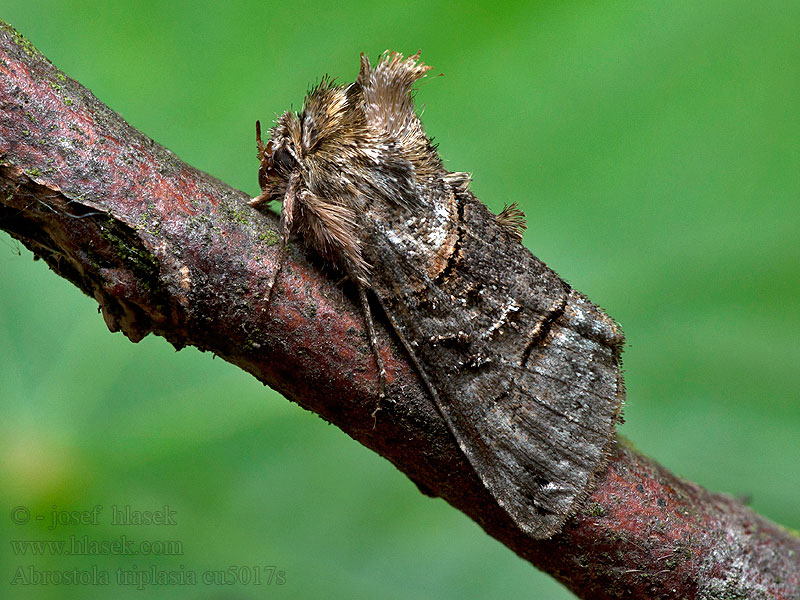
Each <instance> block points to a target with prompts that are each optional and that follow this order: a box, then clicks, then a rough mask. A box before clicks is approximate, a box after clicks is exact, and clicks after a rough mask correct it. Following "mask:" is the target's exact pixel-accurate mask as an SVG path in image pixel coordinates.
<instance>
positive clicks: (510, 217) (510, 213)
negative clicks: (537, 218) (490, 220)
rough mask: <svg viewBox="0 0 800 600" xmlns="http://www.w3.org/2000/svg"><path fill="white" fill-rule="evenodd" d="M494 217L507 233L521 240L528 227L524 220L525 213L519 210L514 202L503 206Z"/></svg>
mask: <svg viewBox="0 0 800 600" xmlns="http://www.w3.org/2000/svg"><path fill="white" fill-rule="evenodd" d="M495 218H496V219H497V224H498V225H500V227H502V228H503V231H505V232H506V234H507V235H509V236H511V237H512V238H514V239H515V240H518V241H520V242H521V241H522V234H523V233H524V232H525V230H526V229H527V228H528V224H527V223H526V222H525V213H524V212H522V210H520V208H519V206H517V203H516V202H512V203H511V204H506V205H505V206H503V210H501V211H500V214H499V215H497V217H495Z"/></svg>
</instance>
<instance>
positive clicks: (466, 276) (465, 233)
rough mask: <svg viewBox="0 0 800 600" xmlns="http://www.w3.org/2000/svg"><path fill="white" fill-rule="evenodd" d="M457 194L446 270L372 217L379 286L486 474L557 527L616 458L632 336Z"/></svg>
mask: <svg viewBox="0 0 800 600" xmlns="http://www.w3.org/2000/svg"><path fill="white" fill-rule="evenodd" d="M458 201H459V203H460V209H459V218H460V223H458V242H457V249H456V251H455V252H454V253H453V255H452V256H451V257H450V260H449V263H448V265H447V266H446V268H445V269H444V270H443V271H442V273H441V274H440V275H439V276H437V277H436V279H435V280H432V279H431V278H430V277H429V276H428V275H427V274H426V272H425V268H424V267H425V264H426V261H427V260H429V259H430V257H424V256H419V255H415V254H414V253H409V252H407V249H402V248H398V247H397V246H396V244H395V242H394V241H393V236H392V235H386V232H382V231H379V230H378V229H374V230H373V232H372V236H370V237H371V240H370V242H371V243H370V244H369V246H370V247H371V250H369V251H367V256H368V259H369V260H370V261H371V262H373V265H375V263H376V262H379V265H378V266H379V268H375V269H374V271H373V273H374V275H373V287H374V291H375V292H376V294H377V295H378V297H379V299H380V301H381V303H382V305H383V307H384V310H385V312H386V314H387V315H388V317H389V319H390V320H391V321H392V324H393V326H394V328H395V329H396V330H397V332H398V334H399V335H400V337H401V339H402V340H403V343H404V344H405V345H406V347H407V350H408V351H409V353H410V354H411V355H412V358H413V360H414V362H415V363H416V366H417V368H418V370H419V371H420V373H421V374H422V376H423V379H424V380H425V381H426V384H427V385H428V387H429V388H430V391H431V393H432V395H433V397H434V400H435V402H436V404H437V406H438V408H439V410H440V412H441V413H442V415H443V416H444V418H445V419H446V421H447V422H448V425H449V426H450V428H451V430H452V431H453V433H454V435H455V437H456V439H457V441H458V443H459V445H460V447H461V448H462V450H463V452H464V453H465V455H466V456H467V457H468V458H469V460H470V462H471V464H472V466H473V468H474V469H475V471H476V472H477V473H478V474H479V475H480V477H481V479H482V480H483V482H484V484H485V485H486V486H487V488H488V489H489V490H490V491H491V492H492V494H493V495H494V496H495V497H496V498H497V500H498V502H499V503H500V504H501V505H502V506H503V507H504V509H505V510H506V511H507V512H508V514H509V515H510V516H511V517H512V519H513V520H514V521H515V522H516V523H517V525H518V526H519V527H520V528H521V529H522V530H523V531H526V532H528V533H530V534H531V535H533V536H535V537H537V538H545V537H549V536H550V535H552V534H553V533H555V532H556V531H558V530H559V529H560V527H561V525H562V524H563V522H564V520H565V519H566V518H567V517H568V516H569V515H570V514H572V512H574V510H575V508H576V505H577V503H578V502H579V501H580V500H581V499H582V497H583V496H584V495H585V494H586V493H587V492H588V491H589V489H590V484H591V481H592V478H593V476H594V474H595V473H596V472H597V471H598V470H599V469H600V468H601V467H602V466H603V465H604V464H605V460H606V450H607V447H608V444H609V442H610V441H611V439H612V437H613V435H614V425H615V423H616V420H617V418H618V415H619V410H620V406H621V403H622V399H623V394H624V392H623V389H622V383H621V378H620V376H619V358H620V352H621V347H622V344H623V335H622V332H621V331H620V330H619V328H618V327H617V325H616V324H615V323H614V322H613V320H611V319H610V318H609V317H608V316H606V315H605V314H604V313H603V312H602V311H601V310H600V309H598V308H597V307H596V306H594V305H593V304H592V303H591V302H589V301H588V300H586V298H584V297H583V296H581V295H580V294H579V293H577V292H575V291H574V290H572V289H571V288H570V286H569V285H568V284H566V283H565V282H564V281H562V280H561V279H560V278H559V277H558V275H556V274H555V273H554V272H553V271H552V270H550V269H549V268H547V266H545V265H544V263H542V262H541V261H540V260H538V259H537V258H536V257H534V256H533V255H532V254H531V253H530V252H529V251H528V250H527V249H525V248H524V247H523V246H522V245H521V244H520V243H519V242H518V241H516V240H513V239H511V238H510V236H508V235H507V234H506V233H505V232H504V231H503V229H502V228H501V227H499V226H498V225H497V222H496V220H495V218H494V215H492V214H491V213H489V211H488V210H487V209H486V208H485V207H484V206H483V204H482V203H481V202H480V201H479V200H477V199H476V198H475V197H474V196H473V195H472V194H471V193H470V192H468V191H459V192H458ZM392 227H393V228H395V229H396V227H397V225H396V224H393V225H392ZM409 290H411V291H409Z"/></svg>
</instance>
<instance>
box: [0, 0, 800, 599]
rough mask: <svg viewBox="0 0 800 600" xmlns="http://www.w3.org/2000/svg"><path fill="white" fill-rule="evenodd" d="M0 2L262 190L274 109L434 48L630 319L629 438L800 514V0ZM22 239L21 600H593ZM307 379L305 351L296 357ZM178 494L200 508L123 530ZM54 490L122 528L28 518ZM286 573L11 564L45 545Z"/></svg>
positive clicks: (448, 92)
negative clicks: (81, 577) (163, 580)
mask: <svg viewBox="0 0 800 600" xmlns="http://www.w3.org/2000/svg"><path fill="white" fill-rule="evenodd" d="M0 18H3V19H5V20H7V21H8V22H9V23H10V24H12V25H13V26H14V27H16V28H17V29H18V30H19V31H20V32H21V33H23V34H24V35H26V36H28V37H29V39H30V40H31V41H32V42H33V43H34V44H35V45H36V46H37V47H38V48H39V49H40V50H41V51H42V52H44V54H45V55H47V56H48V57H49V58H50V59H51V60H52V61H53V62H54V63H55V64H56V65H57V66H59V67H60V68H62V69H63V70H64V71H65V72H66V73H67V74H68V75H70V76H71V77H74V78H75V79H77V80H79V81H81V82H82V83H83V84H84V85H86V86H87V87H89V88H90V89H91V90H92V91H93V92H94V93H95V94H96V95H97V96H98V97H99V98H100V99H101V100H102V101H104V102H105V103H106V104H108V105H109V106H110V107H112V108H113V109H114V110H116V111H118V112H119V113H121V114H122V115H123V116H124V117H125V118H126V119H127V120H128V121H129V122H131V123H132V124H133V125H134V126H136V127H138V128H139V129H141V130H142V131H144V132H145V133H146V134H147V135H149V136H150V137H152V138H153V139H155V140H156V141H158V142H160V143H161V144H163V145H165V146H167V147H168V148H170V149H172V150H173V151H175V152H176V153H177V154H178V155H179V156H181V157H182V158H183V159H184V160H186V161H187V162H189V163H191V164H193V165H195V166H197V167H199V168H201V169H204V170H206V171H208V172H209V173H212V174H213V175H215V176H217V177H219V178H220V179H222V180H224V181H227V182H228V183H230V184H232V185H234V186H236V187H239V188H241V189H243V190H246V191H247V192H248V193H250V194H252V195H255V194H256V192H257V183H256V168H257V163H256V161H255V156H254V152H255V149H254V145H253V122H254V121H255V120H256V119H257V118H260V119H261V120H262V121H269V120H271V119H273V118H274V117H275V116H276V115H277V114H278V113H280V112H282V111H283V110H285V109H287V108H289V107H291V106H293V107H295V108H297V107H299V105H300V104H301V101H302V97H303V94H304V92H305V90H306V89H307V87H308V85H309V84H310V83H313V82H314V81H315V80H317V79H318V77H319V76H321V75H322V74H324V73H329V74H331V75H333V76H335V77H337V78H339V79H340V81H348V80H352V79H353V78H354V77H355V75H356V73H357V69H358V54H359V52H362V51H366V52H368V53H369V54H370V56H372V57H375V56H377V55H378V54H379V53H380V52H381V51H383V50H384V49H386V48H392V49H397V50H400V51H403V52H405V53H411V52H414V51H416V50H417V49H418V48H422V50H423V54H422V56H423V59H424V60H425V62H427V63H429V64H431V65H433V66H434V67H435V71H434V73H437V74H438V73H444V76H443V77H428V78H427V79H426V80H424V81H423V83H422V85H421V87H420V91H419V95H418V104H419V105H420V106H422V105H424V109H425V110H424V117H423V118H424V122H425V125H426V130H427V131H428V133H429V135H432V136H434V137H435V138H436V141H437V142H438V143H439V148H440V152H441V154H442V156H443V157H444V159H445V162H446V165H447V166H448V167H449V168H450V169H451V170H466V171H471V172H472V173H473V175H474V184H473V189H474V191H475V192H476V193H477V195H478V196H479V197H480V198H482V199H483V200H484V201H485V202H486V203H487V204H488V205H489V206H490V207H491V208H493V209H495V210H497V209H499V208H500V207H502V205H503V203H505V202H511V201H516V202H518V203H519V204H520V205H521V206H522V207H523V208H524V209H525V212H526V213H527V215H528V222H529V229H528V232H527V233H526V236H525V243H526V244H527V245H528V247H529V248H531V250H532V251H533V252H534V254H536V255H538V256H539V257H540V258H542V259H543V260H545V261H546V262H547V263H548V264H549V265H550V266H551V267H553V268H554V269H555V270H556V271H558V272H559V273H560V274H561V275H562V276H563V277H564V278H566V279H567V280H569V281H570V282H571V283H572V284H573V285H574V286H575V287H576V288H577V289H579V290H581V291H583V292H585V293H586V294H588V295H589V297H590V298H591V299H592V300H594V301H595V302H596V303H598V304H600V305H601V306H603V307H605V308H606V309H607V311H608V312H609V313H610V314H611V315H613V316H614V317H615V318H616V319H617V320H618V321H619V322H620V323H621V324H622V326H623V328H624V329H625V331H626V333H627V337H628V344H629V346H628V348H627V350H626V352H625V371H626V380H627V387H628V403H627V405H626V409H625V417H626V423H625V424H624V425H623V426H622V427H621V432H622V433H623V434H624V435H625V436H627V437H628V438H630V439H631V440H632V441H633V443H634V444H635V445H636V446H637V447H638V448H640V449H641V450H642V451H644V452H645V453H646V454H648V455H650V456H652V457H654V458H656V459H657V460H659V461H660V462H661V463H662V464H664V465H665V466H667V467H669V468H670V469H672V470H674V471H675V472H676V473H678V474H680V475H681V476H684V477H686V478H688V479H691V480H693V481H696V482H698V483H700V484H702V485H704V486H706V487H707V488H709V489H711V490H715V491H723V492H727V493H730V494H734V495H737V496H747V497H750V498H751V503H752V506H753V507H754V508H755V509H756V510H757V511H759V512H761V513H762V514H764V515H766V516H768V517H770V518H772V519H774V520H776V521H778V522H780V523H782V524H784V525H787V526H789V527H793V528H800V469H799V468H798V465H800V443H799V440H800V435H799V434H798V432H800V401H798V389H799V388H798V381H797V375H798V372H800V345H799V344H798V337H799V336H800V301H799V300H798V292H800V277H799V276H800V209H799V208H798V199H800V121H799V120H798V109H800V43H799V42H798V39H799V38H798V34H797V32H798V29H800V3H797V2H793V1H789V2H760V3H753V2H744V1H741V2H735V1H727V2H706V1H693V2H640V3H628V2H590V1H585V2H570V3H562V2H538V3H532V2H529V3H509V4H507V5H505V6H502V7H501V6H499V5H497V4H496V3H494V2H491V3H490V2H486V3H483V4H472V3H463V4H457V3H452V2H431V1H427V2H416V1H410V2H409V1H406V2H397V3H392V4H387V5H384V4H382V3H375V2H371V3H367V2H364V3H359V2H339V3H336V5H333V4H332V5H317V4H314V3H291V2H289V3H287V2H283V3H275V4H271V3H268V2H263V1H260V2H226V3H222V2H220V3H203V2H201V3H197V2H132V1H128V2H115V3H113V6H112V3H106V2H87V1H85V0H82V1H80V2H77V1H69V2H65V1H64V0H58V1H53V2H31V1H30V0H5V1H4V2H3V5H2V8H0ZM96 309H97V306H96V303H95V302H94V301H93V300H90V299H89V298H86V297H84V296H82V295H81V294H80V293H79V292H78V291H77V289H75V288H73V287H72V286H71V285H70V284H68V283H67V282H66V281H63V280H60V279H59V278H58V277H56V276H55V275H53V274H52V273H50V272H48V270H47V268H46V266H45V265H44V264H42V263H41V262H40V263H34V262H33V261H32V260H31V254H30V253H29V252H28V251H27V250H25V249H24V248H22V247H20V246H19V245H18V244H17V243H16V242H14V241H13V240H11V238H9V237H8V236H7V235H6V234H0V340H2V345H0V414H2V421H0V509H1V510H0V535H2V542H3V544H2V546H0V571H1V572H0V596H3V597H8V598H90V599H93V598H110V597H111V598H128V597H130V598H183V597H186V598H209V599H221V598H231V599H235V598H265V597H287V598H310V597H327V598H375V597H381V598H419V597H437V598H449V597H452V598H464V597H472V598H490V597H510V598H515V597H516V598H521V597H535V598H570V597H572V596H571V594H570V593H569V592H567V591H566V590H565V589H564V588H563V587H561V586H560V585H559V584H557V583H555V582H554V581H552V580H551V579H550V578H548V577H547V576H545V575H543V574H541V573H539V572H537V571H536V570H535V569H533V568H532V567H531V566H530V565H528V564H527V563H525V562H524V561H522V560H520V559H519V558H518V557H516V556H515V555H514V554H512V553H511V552H510V551H508V550H507V549H505V548H504V547H503V546H501V545H500V544H499V543H497V542H495V541H494V540H493V539H491V538H489V537H487V536H486V535H485V534H484V533H483V532H482V531H481V530H480V529H479V528H478V526H476V525H475V524H474V523H472V522H471V521H469V520H468V519H467V518H466V517H465V516H463V515H462V514H461V513H459V512H457V511H455V510H453V509H451V508H450V507H449V506H447V505H446V504H445V503H444V502H443V501H441V500H432V499H429V498H426V497H423V496H422V495H421V494H419V492H418V491H417V489H416V488H415V486H414V485H413V484H412V483H411V482H410V481H408V480H407V479H406V478H405V477H404V476H403V475H402V474H401V473H399V472H398V471H397V470H396V469H395V468H394V467H392V466H391V465H390V464H389V463H388V462H386V461H384V460H383V459H382V458H380V457H378V456H376V455H374V454H372V453H371V452H370V451H368V450H366V449H364V448H362V447H361V446H359V445H358V444H356V443H355V442H353V441H352V440H350V439H349V438H348V437H347V436H345V435H344V434H343V433H341V432H340V431H339V430H337V429H335V428H333V427H331V426H328V425H326V424H325V423H324V422H323V421H322V420H321V419H319V418H318V417H316V416H315V415H313V414H310V413H308V412H305V411H304V410H302V409H300V408H298V407H297V406H296V405H293V404H290V403H288V402H286V401H285V400H283V399H282V398H280V397H279V396H278V395H277V394H275V393H273V392H272V391H270V390H268V389H266V388H263V387H262V386H261V385H260V384H258V383H257V382H256V381H255V380H254V379H253V378H251V377H250V376H249V375H247V374H245V373H244V372H242V371H240V370H238V369H237V368H235V367H233V366H232V365H229V364H227V363H225V362H223V361H221V360H219V359H217V360H214V359H213V357H212V356H211V355H210V354H201V353H200V352H198V351H196V350H194V349H186V350H184V351H182V352H179V353H176V352H175V351H174V350H173V349H172V347H171V346H170V345H169V344H167V343H166V342H165V341H164V340H162V339H159V338H153V337H150V338H147V339H145V340H144V341H142V342H141V343H140V344H138V345H133V344H131V343H129V342H128V341H127V340H126V339H125V338H124V337H123V336H122V335H121V334H116V335H111V334H109V333H108V331H107V330H106V329H105V326H104V324H103V321H102V319H101V317H100V316H99V315H98V314H97V310H96ZM299 375H300V376H301V374H299ZM114 504H117V505H131V506H132V507H133V508H135V509H141V510H144V509H155V508H158V507H160V506H162V505H168V506H169V507H170V509H171V510H174V511H175V513H176V521H177V525H174V526H163V525H162V526H158V525H150V526H142V527H120V526H116V527H115V526H111V525H110V524H109V520H110V512H111V507H112V505H114ZM18 505H21V506H26V507H28V508H29V510H31V511H32V513H33V514H34V515H35V514H41V515H44V516H45V517H47V518H49V514H50V511H51V510H52V509H53V506H56V507H57V509H58V510H87V509H91V508H92V507H93V506H95V505H102V506H103V507H104V509H103V512H102V513H101V515H102V518H101V523H100V524H99V525H82V526H76V525H69V526H64V527H61V528H58V529H56V530H54V531H49V530H48V529H47V526H46V523H40V522H35V521H32V522H31V523H29V524H27V525H14V524H13V523H12V522H11V518H10V511H11V509H12V508H13V507H15V506H18ZM121 534H126V535H128V537H129V538H130V539H134V540H136V541H137V542H138V541H141V540H148V541H149V540H171V539H172V540H179V541H181V542H182V544H183V552H184V554H183V555H182V556H175V557H169V556H156V557H138V558H137V557H130V556H123V557H117V556H98V557H83V558H80V557H71V556H55V557H54V556H49V557H47V556H45V557H43V556H37V557H31V556H30V555H28V556H19V555H15V554H14V553H13V551H12V549H11V546H10V545H9V544H8V543H7V541H8V540H25V539H39V540H63V539H68V536H69V535H76V536H78V537H82V536H83V535H88V536H90V537H93V538H98V539H115V538H118V537H119V536H120V535H121ZM134 564H136V566H137V568H138V569H148V568H149V567H150V565H152V564H155V565H157V566H158V567H159V568H160V569H162V570H168V569H171V570H179V569H180V565H183V568H184V570H193V571H195V572H198V573H199V572H201V571H204V570H206V569H211V570H222V569H226V568H228V567H229V566H247V565H254V566H264V565H274V566H276V567H277V568H278V569H280V570H282V571H284V573H285V581H286V583H285V584H284V585H282V586H276V585H275V584H274V583H273V584H272V585H270V586H266V585H262V586H260V587H259V586H254V585H233V586H217V585H212V586H207V585H205V586H204V585H202V584H200V583H198V585H194V586H191V585H187V586H178V585H176V586H151V587H148V588H146V589H145V590H137V589H136V588H135V587H132V586H127V587H126V586H117V585H113V584H112V585H111V586H109V587H102V586H100V587H80V586H11V585H10V583H9V582H10V581H11V579H12V577H13V575H14V573H15V572H16V569H17V567H18V566H20V565H22V566H27V565H34V566H35V567H36V568H37V569H39V570H53V569H58V570H68V569H72V568H73V567H76V566H77V567H80V568H89V567H90V566H91V565H97V566H98V568H101V569H107V570H110V571H112V572H113V570H114V569H116V568H118V567H121V568H123V569H129V570H130V569H133V565H134Z"/></svg>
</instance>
